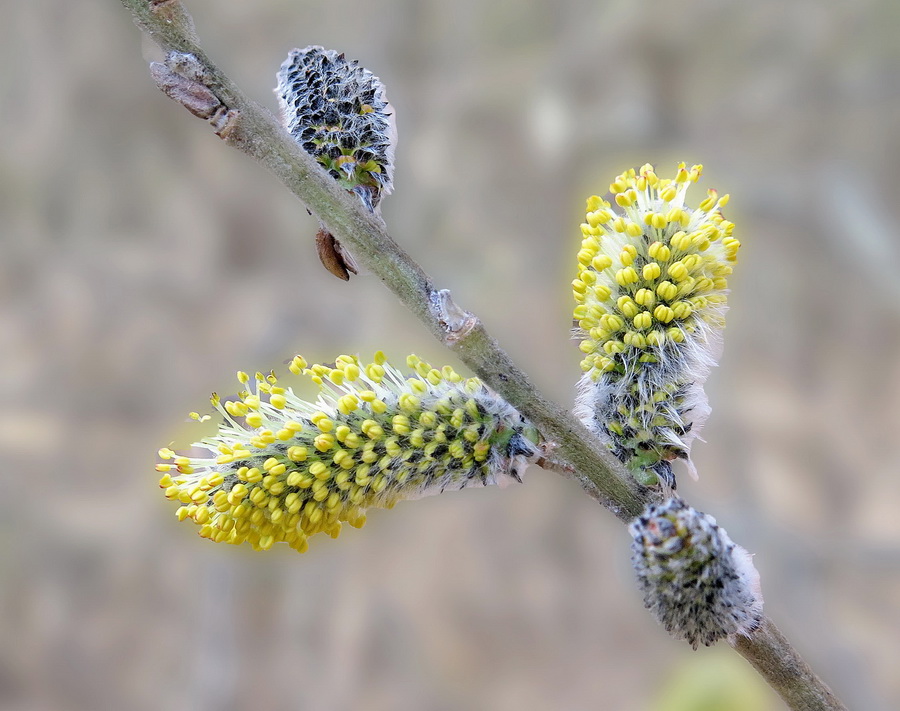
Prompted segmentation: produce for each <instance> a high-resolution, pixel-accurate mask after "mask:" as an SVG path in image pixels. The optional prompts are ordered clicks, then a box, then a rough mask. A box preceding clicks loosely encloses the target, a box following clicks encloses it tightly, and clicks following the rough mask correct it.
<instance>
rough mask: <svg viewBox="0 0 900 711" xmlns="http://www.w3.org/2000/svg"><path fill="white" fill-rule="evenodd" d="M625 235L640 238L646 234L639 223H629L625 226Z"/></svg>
mask: <svg viewBox="0 0 900 711" xmlns="http://www.w3.org/2000/svg"><path fill="white" fill-rule="evenodd" d="M625 234H627V235H628V236H629V237H640V236H641V235H642V234H644V230H643V228H641V226H640V225H639V224H638V223H637V222H629V223H628V224H626V225H625Z"/></svg>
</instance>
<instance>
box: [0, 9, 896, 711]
mask: <svg viewBox="0 0 900 711" xmlns="http://www.w3.org/2000/svg"><path fill="white" fill-rule="evenodd" d="M188 7H189V9H190V10H191V12H192V13H193V15H194V18H195V20H196V23H197V28H198V30H199V32H200V35H201V37H202V38H203V41H204V45H205V47H206V48H207V50H208V52H209V54H210V55H211V57H212V58H213V59H214V60H215V61H217V62H218V63H219V64H220V66H222V67H223V68H224V69H225V70H226V71H227V72H229V73H230V74H231V76H232V77H233V78H234V79H235V80H236V81H237V82H238V83H239V84H240V85H241V86H242V87H243V88H244V90H245V91H246V92H247V93H249V94H250V95H251V96H253V97H255V98H257V99H258V100H260V101H262V102H265V103H266V104H267V105H268V106H270V107H272V108H273V109H274V107H275V101H274V96H273V94H272V91H271V90H272V87H273V86H274V73H275V71H276V69H277V67H278V66H279V64H280V63H281V61H282V59H283V58H284V56H285V55H286V53H287V51H288V50H289V49H290V48H292V47H294V46H301V47H302V46H305V45H307V44H323V45H325V46H327V47H331V48H336V49H340V50H343V51H345V52H346V53H347V54H348V56H350V57H353V58H358V59H360V60H361V61H362V63H363V64H364V65H365V66H366V67H368V68H370V69H372V70H373V71H374V72H375V73H376V74H378V75H379V76H380V77H381V78H382V79H383V80H384V81H385V83H386V84H387V86H388V89H389V96H390V97H391V101H392V103H393V104H394V106H395V107H396V109H397V114H398V123H399V128H400V145H399V150H398V154H397V173H396V191H395V194H394V195H393V196H392V197H391V198H390V199H388V200H387V201H386V203H385V208H384V212H385V217H386V219H387V222H388V224H389V226H390V228H391V231H392V233H393V234H394V236H395V237H396V239H397V240H398V241H399V242H401V243H402V244H404V245H406V246H407V247H408V248H409V250H410V252H411V253H412V254H413V255H414V256H415V257H416V258H417V259H419V260H420V261H421V263H422V264H423V266H424V267H425V268H426V269H427V270H428V271H429V272H431V273H432V274H433V275H434V276H435V278H436V280H437V282H438V283H439V284H440V285H442V286H448V287H451V288H452V289H453V290H454V294H455V295H456V297H457V299H458V301H459V302H460V303H461V304H462V305H463V306H465V307H467V308H470V309H472V310H474V311H476V312H477V313H478V314H479V315H481V316H482V318H483V319H484V320H485V321H486V323H487V324H488V326H489V328H490V329H492V331H493V333H494V334H495V335H496V336H497V337H498V338H499V339H500V340H501V341H502V342H503V343H504V344H505V345H506V346H507V347H508V349H509V350H510V352H511V353H512V354H513V356H514V358H516V359H517V361H518V362H520V363H521V365H523V366H524V367H525V368H526V369H527V370H528V371H529V372H531V373H532V374H533V377H534V378H535V380H536V381H537V382H538V383H539V384H540V385H541V386H542V387H543V388H545V389H546V390H547V392H548V393H550V394H551V395H552V396H553V397H555V398H557V399H558V400H559V401H561V402H566V403H568V402H570V401H571V394H572V383H573V382H574V380H575V378H576V377H577V374H578V366H577V364H578V360H579V353H578V351H577V349H576V348H575V347H574V346H573V345H572V344H571V343H570V342H569V341H568V340H567V335H568V334H567V332H568V327H569V318H570V303H569V299H570V295H569V289H568V286H567V284H568V282H569V281H570V280H571V278H572V276H573V274H572V272H573V269H572V264H573V260H574V252H575V250H576V245H577V243H578V239H579V232H578V224H579V222H580V221H581V217H582V216H581V211H582V209H583V204H584V198H585V197H586V196H587V195H588V194H590V193H591V192H600V193H603V192H604V191H605V190H606V186H607V185H608V183H609V182H610V180H611V179H612V178H613V177H614V176H615V174H616V173H618V172H620V171H621V170H624V169H626V168H628V167H631V166H636V165H640V164H641V163H643V162H645V161H651V162H654V163H656V164H657V165H658V166H659V169H660V172H663V173H668V172H670V171H671V169H672V166H674V164H675V162H677V161H679V160H684V161H687V162H688V163H689V164H690V163H693V162H702V163H704V164H705V165H706V172H705V175H704V178H703V181H702V183H701V185H702V186H703V187H711V186H715V187H717V188H718V189H719V190H720V191H723V192H730V193H731V194H732V202H731V205H730V206H729V212H728V217H729V218H731V219H733V220H734V221H735V222H737V223H738V233H737V234H739V236H740V239H741V240H742V242H743V244H744V248H743V250H742V252H741V261H740V263H739V265H738V269H737V272H736V275H735V277H734V280H733V282H732V285H733V293H732V300H731V303H732V311H731V313H730V315H729V326H728V330H727V337H726V348H725V354H724V357H723V360H722V363H721V367H720V368H719V369H718V370H717V371H716V372H714V373H713V376H712V378H711V380H710V382H709V384H708V386H707V390H708V393H709V396H710V399H711V401H712V404H713V408H714V413H713V417H712V418H711V420H710V422H709V424H708V425H707V428H706V430H705V432H704V434H705V437H706V439H707V440H708V443H707V444H702V443H701V444H698V445H697V446H696V447H695V450H694V451H695V454H696V460H697V465H698V468H699V471H700V473H701V480H700V482H699V483H694V482H692V481H690V480H689V479H688V478H687V477H685V476H682V477H681V480H682V491H683V493H684V494H685V495H686V496H687V497H688V498H689V499H690V500H691V501H692V502H693V503H694V504H695V505H696V506H697V507H698V508H701V509H704V510H708V511H710V512H711V513H713V514H715V515H716V516H717V517H718V519H719V521H720V523H722V524H723V525H724V526H726V527H727V529H728V530H729V532H730V533H731V535H732V537H733V538H735V539H736V540H737V541H739V542H740V543H742V544H743V545H745V546H746V547H747V548H748V549H749V550H751V551H753V552H755V553H756V562H757V565H758V567H759V569H760V571H761V572H762V575H763V588H764V592H765V594H766V598H767V611H768V612H769V614H770V615H771V616H772V617H773V618H774V619H775V620H776V622H777V623H778V624H780V625H781V626H783V628H784V630H785V631H786V632H787V633H788V634H789V635H790V636H791V637H792V638H793V639H794V640H795V642H796V643H797V645H798V647H799V648H800V649H801V650H802V651H803V652H804V653H805V654H806V655H807V656H808V658H809V660H810V661H811V663H812V664H813V665H814V666H815V667H816V668H817V669H818V670H819V671H820V672H821V673H822V674H823V675H824V676H825V677H826V679H827V680H828V681H829V682H830V683H831V684H832V685H833V686H834V688H835V689H836V690H837V691H838V692H839V693H840V694H841V695H842V696H843V697H844V699H845V700H846V702H847V703H848V704H849V705H850V706H851V707H852V708H855V709H866V710H867V711H882V710H885V711H887V710H888V709H895V708H898V707H900V678H898V676H897V673H896V669H897V665H898V663H900V632H898V630H900V604H898V600H900V515H898V513H897V511H898V506H900V504H898V500H900V477H898V476H897V471H898V462H897V455H896V451H895V450H896V446H897V438H898V432H897V430H898V424H900V279H898V272H897V265H898V264H900V239H898V237H900V234H898V228H897V224H898V221H897V217H896V211H897V207H896V202H897V198H896V191H897V184H898V179H900V170H898V165H900V131H898V128H900V72H898V61H900V45H898V43H897V41H896V37H897V35H898V32H900V5H898V3H897V2H895V0H836V1H834V2H818V3H817V2H812V1H810V0H807V1H802V0H801V1H799V2H792V3H783V2H780V1H779V0H760V1H758V2H755V3H750V2H728V1H720V2H715V1H713V0H665V1H663V0H659V1H652V2H651V1H647V2H632V1H628V0H601V1H600V2H588V1H586V0H561V1H560V2H556V3H550V2H539V1H537V0H517V1H512V0H499V1H497V2H489V3H481V2H477V1H475V0H457V1H456V2H434V1H431V0H428V1H424V2H414V1H413V0H393V1H387V0H386V1H378V0H375V1H371V2H360V1H359V0H356V1H351V0H331V1H330V2H327V3H319V2H317V3H312V2H299V1H297V2H287V1H285V0H281V1H277V0H260V1H259V2H225V1H224V0H219V1H218V2H216V1H214V0H191V2H189V4H188ZM3 17H4V20H3V22H2V23H0V66H2V67H3V69H2V72H0V108H2V114H0V116H2V122H3V123H2V136H3V140H2V145H0V181H2V189H0V238H2V246H0V249H2V251H0V359H2V361H0V362H2V364H3V367H2V369H0V384H2V392H3V396H4V400H5V402H6V403H7V404H6V406H5V407H4V408H3V409H2V411H0V452H2V461H3V468H2V474H0V476H2V477H3V495H2V496H0V707H2V708H3V709H4V710H8V711H44V710H55V709H65V710H69V709H71V710H73V711H81V710H89V709H90V710H95V709H115V710H119V709H128V710H132V709H133V710H135V711H143V710H144V709H147V710H150V709H153V710H157V709H173V710H177V711H180V710H182V709H184V710H192V711H193V710H198V711H204V710H206V709H210V710H213V709H214V710H216V711H223V710H235V711H238V710H243V709H260V708H264V709H268V710H270V711H281V710H282V709H284V710H294V709H314V710H316V711H320V710H322V711H328V710H331V709H336V710H342V709H361V708H364V709H368V710H370V711H381V710H384V711H393V710H395V709H403V710H407V709H414V710H429V711H430V710H434V711H445V710H446V711H451V710H452V711H456V710H459V709H491V710H497V711H506V710H513V709H515V710H516V711H520V710H521V709H545V708H549V709H564V710H572V711H579V710H581V709H585V710H586V709H600V708H603V709H625V710H630V709H635V710H639V711H640V710H644V709H649V710H651V711H681V710H687V709H695V710H696V709H701V708H702V709H708V710H709V711H714V710H720V711H732V710H735V709H736V710H738V711H742V710H746V711H756V710H759V709H781V708H783V706H781V705H780V702H779V701H778V700H777V699H776V698H774V697H773V695H772V694H771V693H770V692H769V691H768V690H767V689H765V688H764V687H760V684H759V682H758V680H757V679H756V677H755V675H754V674H753V673H752V672H751V671H750V669H749V667H748V666H747V665H746V664H745V663H744V662H743V661H742V660H741V659H740V658H739V657H737V655H734V654H732V653H730V652H729V650H727V649H726V648H724V646H723V648H716V649H711V650H710V649H704V650H700V651H699V652H696V653H693V652H691V650H690V649H689V648H687V647H686V645H683V644H680V643H677V642H674V641H672V640H670V639H669V638H667V636H666V635H665V634H664V632H663V631H662V630H661V629H660V628H658V627H657V625H656V624H655V622H654V621H653V620H652V619H651V618H650V616H649V615H648V614H647V613H646V612H645V611H644V610H643V608H642V607H641V604H640V601H639V599H638V598H637V595H636V592H635V586H634V584H633V582H632V579H631V571H630V567H629V562H628V557H629V551H628V545H629V538H628V536H627V533H626V531H625V529H624V528H623V527H622V526H621V525H620V524H619V523H618V522H617V521H616V520H615V519H614V518H613V517H612V516H610V515H609V514H608V513H606V512H605V511H603V510H602V509H600V508H598V507H597V506H596V505H595V504H593V503H592V502H591V501H590V500H589V499H588V498H586V497H585V496H583V495H582V494H581V493H580V491H579V490H578V489H577V487H576V486H574V485H573V484H572V483H571V482H567V481H564V480H562V479H560V478H558V477H556V476H555V475H552V474H548V473H544V472H542V471H540V470H537V469H532V470H531V471H530V472H529V475H528V478H527V480H526V484H525V485H524V486H517V487H514V488H511V489H507V490H504V491H494V490H487V491H466V492H461V493H457V494H448V495H445V496H443V497H437V498H433V499H429V500H424V501H421V502H417V503H408V504H401V505H400V506H398V507H397V508H396V509H395V510H394V511H392V512H373V513H372V515H371V516H370V519H369V524H368V525H367V526H366V528H365V529H363V530H362V531H355V530H348V531H347V532H346V533H345V534H343V535H342V536H341V538H340V539H338V540H337V541H332V540H330V539H327V538H324V539H322V540H319V539H315V540H314V541H313V545H312V547H311V551H310V553H308V554H306V555H304V556H299V555H296V554H294V553H293V552H274V551H273V552H270V553H268V554H255V553H252V552H247V551H243V550H237V549H234V548H231V547H219V546H214V545H212V544H209V543H207V542H205V541H203V540H201V539H200V538H198V537H197V536H196V535H194V530H193V529H192V527H190V526H189V525H187V524H182V525H179V524H177V522H176V521H175V518H174V515H173V512H174V506H172V505H171V504H169V503H168V502H166V501H164V500H163V498H162V496H161V494H160V492H159V490H158V489H157V487H156V480H157V474H156V473H155V472H154V471H153V464H154V462H155V453H156V450H157V448H158V447H160V446H163V445H166V444H167V443H169V442H170V441H173V440H174V441H175V442H176V443H180V444H186V443H187V441H188V438H189V437H190V436H191V430H190V429H189V427H188V425H187V424H184V418H185V413H186V412H188V411H189V410H193V409H202V408H204V406H205V404H206V397H207V395H208V393H209V392H210V391H212V390H218V391H220V392H224V391H227V390H228V389H230V388H232V387H233V383H234V381H233V372H234V371H235V370H237V369H238V368H243V369H248V370H256V369H269V368H272V367H275V368H279V367H280V368H281V369H282V370H283V369H284V366H283V365H281V364H282V363H283V362H284V360H285V359H286V358H288V357H290V356H291V355H293V354H294V353H295V352H302V353H303V354H304V355H306V356H307V357H308V358H310V359H315V360H329V359H331V358H332V357H333V356H334V355H336V354H338V353H341V352H346V351H351V352H353V351H358V352H362V353H363V354H369V353H370V352H371V351H373V350H375V349H376V348H384V349H386V350H387V351H388V352H389V354H391V355H392V356H393V357H394V358H396V359H402V358H403V357H404V356H405V355H406V354H407V353H408V352H410V351H416V352H418V353H419V354H420V355H422V356H423V357H426V358H430V359H433V360H434V361H436V362H451V363H454V361H453V360H452V358H450V357H449V356H448V355H446V354H445V353H443V352H442V351H441V350H440V349H439V348H438V346H437V345H436V344H435V343H433V342H432V341H431V340H430V338H429V336H428V335H427V333H426V332H425V330H424V329H423V328H422V327H420V326H419V325H418V324H417V323H416V322H414V321H413V319H412V318H411V316H410V315H409V314H408V313H407V312H406V310H405V309H404V308H403V307H402V306H399V305H398V304H397V303H395V302H394V300H393V299H392V298H391V297H390V296H389V295H388V294H387V292H386V291H385V290H384V289H383V288H382V287H381V286H380V283H379V282H378V280H377V279H376V278H375V277H372V276H368V277H362V278H356V279H353V280H352V281H351V282H350V283H349V284H343V283H340V282H338V281H337V280H336V279H334V278H333V277H331V276H330V275H328V274H327V273H326V272H325V271H324V270H323V269H322V268H321V267H320V266H319V264H318V263H317V260H316V258H315V255H314V249H313V245H312V236H313V234H314V232H315V227H316V223H315V221H314V219H313V218H310V217H309V216H307V214H306V211H305V210H304V209H303V207H302V206H301V205H300V204H299V203H298V202H296V201H295V200H294V199H293V198H292V196H291V195H290V194H288V192H287V191H286V190H285V189H284V188H283V187H282V186H281V185H280V184H278V183H277V182H276V181H275V180H274V179H273V178H272V177H271V176H269V175H268V174H267V173H265V172H264V171H263V170H262V169H261V168H260V167H259V166H257V165H256V164H254V163H252V162H251V161H250V160H249V159H247V158H245V157H244V156H242V155H241V154H239V153H237V152H235V151H232V150H230V149H227V148H225V147H224V146H223V145H222V144H221V142H220V141H219V140H218V139H217V138H216V137H215V136H214V135H213V134H212V132H211V131H210V130H208V128H207V127H206V126H205V125H204V124H203V122H201V121H198V120H196V119H194V118H192V117H191V116H190V115H189V114H188V113H187V112H185V111H184V110H183V109H182V108H180V107H179V106H176V105H175V104H174V103H172V102H171V101H169V100H168V99H166V98H165V97H164V96H163V95H162V94H161V93H160V92H159V91H158V90H157V89H156V88H155V87H154V85H153V83H152V81H151V80H150V77H149V75H148V72H147V68H146V61H145V59H144V58H143V57H142V41H141V37H140V35H139V33H138V31H137V29H136V28H135V27H134V25H133V24H132V22H131V19H130V17H129V15H128V13H127V12H126V11H125V10H124V8H123V7H121V6H120V5H119V4H118V3H117V2H114V1H110V2H103V3H86V2H64V1H62V0H35V1H34V2H30V3H14V2H7V3H4V12H3ZM143 51H144V53H145V55H146V56H148V57H149V56H152V52H150V51H149V48H148V47H146V45H144V47H143ZM698 194H702V190H701V191H698ZM695 197H696V196H695ZM695 203H696V201H695ZM703 704H706V705H703Z"/></svg>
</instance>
